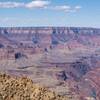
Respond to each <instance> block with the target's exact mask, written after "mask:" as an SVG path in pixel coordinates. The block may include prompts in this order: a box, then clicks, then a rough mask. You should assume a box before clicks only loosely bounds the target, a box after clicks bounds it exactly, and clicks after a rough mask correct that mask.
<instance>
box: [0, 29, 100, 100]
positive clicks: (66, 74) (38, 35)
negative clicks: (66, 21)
mask: <svg viewBox="0 0 100 100" xmlns="http://www.w3.org/2000/svg"><path fill="white" fill-rule="evenodd" d="M99 55H100V29H96V28H78V27H77V28H75V27H35V28H33V27H32V28H31V27H30V28H21V27H19V28H0V62H1V61H2V60H8V59H10V61H7V62H6V63H5V64H4V62H3V64H2V63H0V65H1V66H0V70H3V71H7V73H10V74H11V75H19V76H20V75H26V76H30V77H32V79H33V81H35V82H37V83H38V82H40V83H43V84H44V85H47V86H48V87H54V88H55V90H57V91H60V93H62V94H68V91H67V92H66V90H64V89H66V88H68V87H69V88H71V92H72V91H73V93H76V94H79V95H80V97H81V98H83V100H85V99H86V98H85V99H84V97H85V96H87V97H89V96H90V97H91V98H92V99H93V100H95V99H97V100H99V98H100V97H99V94H100V88H99V87H100V82H99V77H100V74H99V72H100V66H99V65H100V56H99ZM34 65H35V66H38V67H35V66H34ZM13 66H16V67H14V68H13ZM32 71H33V72H32ZM48 81H49V82H48ZM68 84H69V85H68ZM58 87H59V89H58ZM62 88H64V89H63V90H62ZM88 99H89V98H87V99H86V100H88ZM80 100H82V99H80ZM90 100H91V99H90Z"/></svg>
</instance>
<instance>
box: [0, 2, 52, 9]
mask: <svg viewBox="0 0 100 100" xmlns="http://www.w3.org/2000/svg"><path fill="white" fill-rule="evenodd" d="M49 3H50V2H49V1H43V0H42V1H41V0H34V1H32V2H29V3H21V2H0V8H17V7H25V8H44V7H46V6H48V5H49Z"/></svg>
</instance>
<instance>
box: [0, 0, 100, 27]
mask: <svg viewBox="0 0 100 100" xmlns="http://www.w3.org/2000/svg"><path fill="white" fill-rule="evenodd" d="M5 26H6V27H7V26H75V27H77V26H79V27H99V28H100V0H0V27H5Z"/></svg>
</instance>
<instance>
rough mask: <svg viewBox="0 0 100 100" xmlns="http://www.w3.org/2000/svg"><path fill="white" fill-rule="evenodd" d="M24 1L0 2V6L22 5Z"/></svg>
mask: <svg viewBox="0 0 100 100" xmlns="http://www.w3.org/2000/svg"><path fill="white" fill-rule="evenodd" d="M24 5H25V4H24V3H18V2H0V8H17V7H22V6H24Z"/></svg>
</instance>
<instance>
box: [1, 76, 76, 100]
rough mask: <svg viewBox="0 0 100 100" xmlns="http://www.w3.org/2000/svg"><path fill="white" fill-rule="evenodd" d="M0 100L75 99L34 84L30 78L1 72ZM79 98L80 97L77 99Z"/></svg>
mask: <svg viewBox="0 0 100 100" xmlns="http://www.w3.org/2000/svg"><path fill="white" fill-rule="evenodd" d="M0 100H75V99H74V98H73V99H70V98H68V97H63V96H60V95H57V94H56V93H54V92H51V91H49V90H48V89H47V88H43V87H40V86H38V85H36V84H33V82H32V80H30V79H28V78H25V77H23V78H14V77H10V76H8V75H5V74H0ZM77 100H78V99H77Z"/></svg>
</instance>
